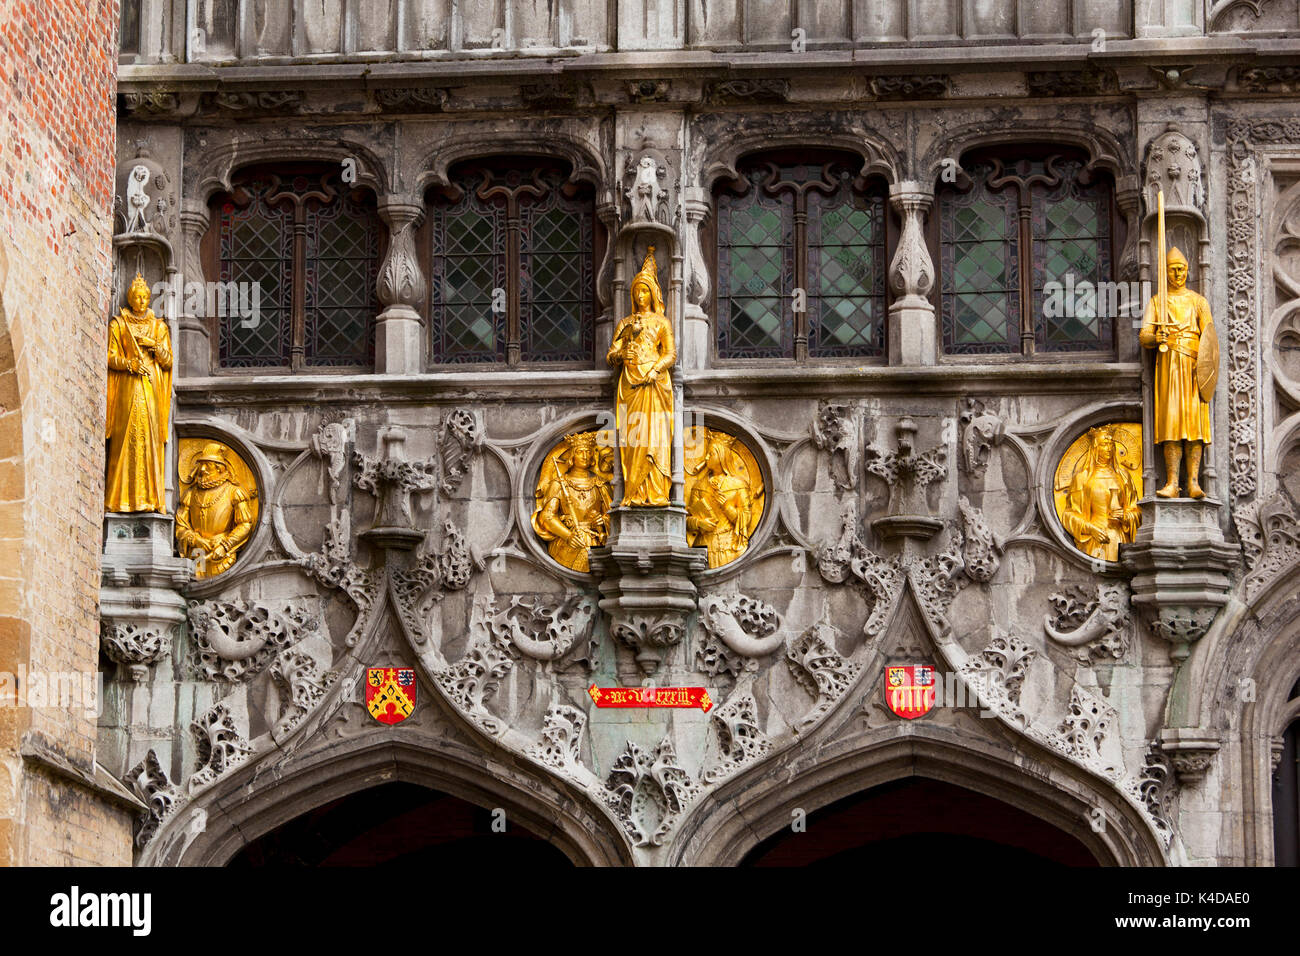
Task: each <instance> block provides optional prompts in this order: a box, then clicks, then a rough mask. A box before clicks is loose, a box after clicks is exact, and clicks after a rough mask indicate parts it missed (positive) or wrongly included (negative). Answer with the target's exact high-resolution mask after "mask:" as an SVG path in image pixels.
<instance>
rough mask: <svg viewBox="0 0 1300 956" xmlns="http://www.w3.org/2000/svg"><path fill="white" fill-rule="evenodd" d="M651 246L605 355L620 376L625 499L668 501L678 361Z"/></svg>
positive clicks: (635, 502) (630, 502)
mask: <svg viewBox="0 0 1300 956" xmlns="http://www.w3.org/2000/svg"><path fill="white" fill-rule="evenodd" d="M656 276H657V269H656V266H655V249H654V246H651V247H650V248H649V250H648V251H647V252H646V256H645V261H644V262H643V263H642V265H641V271H640V272H638V273H637V274H636V277H635V278H634V279H633V280H632V305H633V309H634V311H633V312H632V314H631V315H628V316H626V317H625V318H624V319H623V320H622V321H621V322H619V324H618V328H617V329H615V331H614V344H613V345H611V346H610V347H609V353H608V354H607V355H606V356H605V359H606V361H608V362H609V364H610V365H615V366H622V371H621V373H620V374H619V378H618V392H617V397H616V402H617V408H616V412H617V420H618V438H619V460H620V462H621V464H622V466H623V501H622V503H623V504H625V505H666V504H668V499H669V495H670V493H671V492H672V451H673V385H672V376H671V375H669V371H668V370H669V369H671V368H672V367H673V363H674V362H676V361H677V346H676V344H675V343H674V341H673V328H672V323H671V322H669V321H668V316H666V315H665V314H664V297H663V293H662V292H661V291H660V290H659V280H658V278H657V277H656Z"/></svg>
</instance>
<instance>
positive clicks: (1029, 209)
mask: <svg viewBox="0 0 1300 956" xmlns="http://www.w3.org/2000/svg"><path fill="white" fill-rule="evenodd" d="M1017 193H1018V201H1019V207H1018V209H1017V212H1018V213H1019V217H1020V228H1019V242H1018V243H1017V245H1018V246H1019V248H1018V249H1017V250H1016V252H1017V259H1018V260H1019V263H1020V276H1019V279H1020V353H1021V354H1022V355H1033V354H1034V235H1033V231H1034V230H1033V215H1034V207H1033V196H1032V190H1030V189H1029V188H1027V187H1025V186H1023V185H1021V186H1020V187H1019V188H1018V189H1017Z"/></svg>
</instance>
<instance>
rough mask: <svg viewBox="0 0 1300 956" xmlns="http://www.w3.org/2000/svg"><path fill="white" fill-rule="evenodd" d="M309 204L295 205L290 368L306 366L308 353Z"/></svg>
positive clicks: (295, 368)
mask: <svg viewBox="0 0 1300 956" xmlns="http://www.w3.org/2000/svg"><path fill="white" fill-rule="evenodd" d="M306 206H307V204H306V203H305V202H301V201H300V202H295V203H294V204H293V273H292V279H293V283H292V289H293V293H292V296H293V297H292V302H293V319H292V322H293V326H292V332H291V334H290V345H289V368H290V369H292V370H293V371H295V372H296V371H298V370H300V369H301V368H303V366H304V365H306V353H307V345H306V340H307V209H306Z"/></svg>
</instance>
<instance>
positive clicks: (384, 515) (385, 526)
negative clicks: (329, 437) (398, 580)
mask: <svg viewBox="0 0 1300 956" xmlns="http://www.w3.org/2000/svg"><path fill="white" fill-rule="evenodd" d="M379 441H380V444H381V446H382V451H381V454H380V455H379V456H378V457H376V458H371V457H368V456H366V455H362V454H361V453H360V452H353V453H352V467H353V473H352V481H353V484H355V485H356V486H357V487H358V488H360V489H361V490H362V491H368V492H370V493H371V494H372V495H374V496H375V499H376V505H375V523H374V526H373V527H372V528H370V529H369V530H368V531H363V532H362V533H361V537H363V538H365V539H366V540H368V541H371V542H373V543H374V544H376V545H378V546H379V547H382V548H392V549H394V550H397V551H409V550H411V549H412V548H414V547H415V546H416V545H418V544H419V543H420V542H421V541H423V540H424V536H425V532H424V531H422V530H420V529H419V528H417V527H415V521H414V519H413V518H412V516H411V493H412V492H427V491H433V490H434V489H435V488H436V487H437V486H438V477H437V470H438V464H437V460H436V459H433V458H429V459H425V460H422V461H407V459H406V430H405V429H403V428H400V427H398V426H396V425H386V426H384V427H383V428H381V429H380V430H379Z"/></svg>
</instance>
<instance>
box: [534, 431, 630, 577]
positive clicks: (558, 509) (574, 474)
mask: <svg viewBox="0 0 1300 956" xmlns="http://www.w3.org/2000/svg"><path fill="white" fill-rule="evenodd" d="M613 467H614V463H613V449H612V448H610V447H609V446H608V445H602V444H600V442H599V440H598V433H597V432H579V433H577V434H573V435H569V436H567V437H566V438H565V439H564V441H563V443H562V444H561V446H560V447H559V448H557V449H556V450H554V451H552V452H551V453H550V454H549V455H547V456H546V460H545V461H544V462H543V464H542V471H541V474H540V475H539V476H538V479H537V493H536V507H535V508H534V509H533V515H532V525H533V530H534V531H536V532H537V534H538V536H539V537H540V538H541V539H542V540H543V541H547V542H550V544H549V547H548V548H547V551H548V552H549V553H550V555H551V557H553V558H554V559H555V560H556V561H558V562H560V564H562V565H564V566H565V567H566V568H572V569H573V570H574V571H587V570H590V565H589V564H588V561H587V549H588V548H594V547H598V546H599V545H602V544H604V543H605V538H606V537H607V536H608V534H609V505H610V497H611V495H610V480H611V478H612V477H613Z"/></svg>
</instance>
